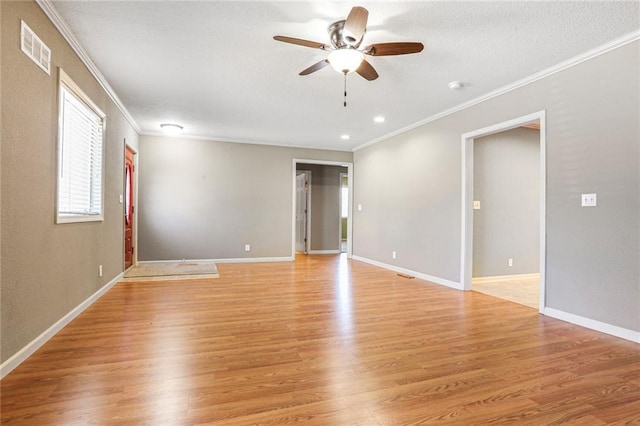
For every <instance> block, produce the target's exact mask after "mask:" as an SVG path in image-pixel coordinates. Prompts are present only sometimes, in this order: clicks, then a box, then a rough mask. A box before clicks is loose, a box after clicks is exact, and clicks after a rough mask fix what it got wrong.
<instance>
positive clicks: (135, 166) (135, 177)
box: [121, 138, 139, 271]
mask: <svg viewBox="0 0 640 426" xmlns="http://www.w3.org/2000/svg"><path fill="white" fill-rule="evenodd" d="M127 149H129V150H130V151H131V152H132V153H133V206H134V213H133V235H132V236H131V240H132V244H133V258H132V259H131V260H132V263H131V267H133V266H136V265H137V264H138V187H139V185H138V151H137V150H136V149H135V148H134V147H132V146H131V145H129V144H127V138H124V148H123V150H122V167H123V168H124V165H125V162H126V158H127ZM122 176H123V177H122V180H123V185H122V194H121V196H122V200H123V202H122V203H121V204H122V226H123V229H122V270H123V271H124V270H125V268H124V265H125V258H124V257H125V253H124V217H125V215H126V211H125V209H126V208H127V203H126V202H124V197H125V195H126V193H127V190H126V185H127V179H126V170H123V174H122Z"/></svg>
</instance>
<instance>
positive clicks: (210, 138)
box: [140, 132, 352, 152]
mask: <svg viewBox="0 0 640 426" xmlns="http://www.w3.org/2000/svg"><path fill="white" fill-rule="evenodd" d="M140 136H149V137H154V138H155V137H157V138H169V139H192V140H197V141H208V142H223V143H240V144H247V145H262V146H264V145H267V146H279V147H284V148H301V149H319V150H322V151H336V152H352V149H351V148H347V147H345V148H342V149H340V148H336V147H331V148H327V147H326V146H321V145H293V144H286V143H278V142H273V141H257V140H249V139H235V138H226V137H215V136H198V135H179V136H171V135H167V134H165V133H161V132H140Z"/></svg>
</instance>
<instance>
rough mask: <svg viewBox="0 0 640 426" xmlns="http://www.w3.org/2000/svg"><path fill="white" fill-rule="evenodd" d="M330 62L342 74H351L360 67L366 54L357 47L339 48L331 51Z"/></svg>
mask: <svg viewBox="0 0 640 426" xmlns="http://www.w3.org/2000/svg"><path fill="white" fill-rule="evenodd" d="M328 59H329V63H330V64H331V66H332V67H333V69H334V70H336V71H337V72H339V73H341V74H349V73H351V72H354V71H355V70H357V69H358V67H359V66H360V64H361V63H362V60H363V59H364V55H363V54H362V52H360V51H359V50H355V49H337V50H334V51H332V52H331V53H329V58H328Z"/></svg>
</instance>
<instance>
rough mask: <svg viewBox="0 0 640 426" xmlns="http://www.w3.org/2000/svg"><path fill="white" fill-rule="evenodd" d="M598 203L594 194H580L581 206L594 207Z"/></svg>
mask: <svg viewBox="0 0 640 426" xmlns="http://www.w3.org/2000/svg"><path fill="white" fill-rule="evenodd" d="M597 205H598V199H597V196H596V194H582V207H595V206H597Z"/></svg>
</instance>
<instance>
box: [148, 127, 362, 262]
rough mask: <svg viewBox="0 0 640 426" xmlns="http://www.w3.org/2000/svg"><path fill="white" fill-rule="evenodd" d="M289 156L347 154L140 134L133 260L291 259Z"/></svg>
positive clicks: (348, 157)
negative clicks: (135, 238)
mask: <svg viewBox="0 0 640 426" xmlns="http://www.w3.org/2000/svg"><path fill="white" fill-rule="evenodd" d="M294 158H298V159H313V160H328V161H349V162H350V161H352V158H353V154H352V153H351V152H340V151H322V150H310V149H302V148H285V147H276V146H267V145H251V144H238V143H227V142H213V141H206V140H197V139H180V138H166V137H151V136H141V137H140V159H139V168H138V173H139V181H138V182H139V189H138V191H139V202H138V206H139V209H138V220H139V234H138V246H139V252H138V256H139V257H138V259H139V260H141V261H145V260H176V259H183V258H186V259H237V258H264V257H289V256H291V254H292V253H291V241H292V233H291V232H292V223H291V221H292V203H293V159H294ZM337 232H338V231H337V229H336V236H337ZM245 244H251V251H250V252H245V251H244V246H245Z"/></svg>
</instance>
